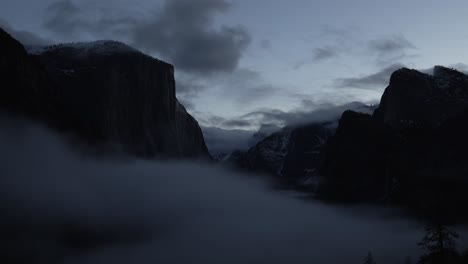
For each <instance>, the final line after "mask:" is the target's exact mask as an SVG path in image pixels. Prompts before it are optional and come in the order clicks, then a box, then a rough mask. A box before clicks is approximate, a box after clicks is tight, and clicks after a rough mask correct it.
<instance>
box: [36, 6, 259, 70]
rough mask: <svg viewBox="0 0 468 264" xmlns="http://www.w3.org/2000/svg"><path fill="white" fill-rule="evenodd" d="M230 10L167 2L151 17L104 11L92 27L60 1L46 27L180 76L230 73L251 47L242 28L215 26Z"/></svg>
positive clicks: (87, 15)
mask: <svg viewBox="0 0 468 264" xmlns="http://www.w3.org/2000/svg"><path fill="white" fill-rule="evenodd" d="M229 8H230V4H229V3H228V2H226V1H224V0H199V1H191V0H166V1H165V2H164V4H163V5H162V7H161V8H160V9H159V10H158V11H157V12H153V13H152V14H151V16H141V15H139V16H137V15H133V16H132V15H130V14H126V15H122V14H121V13H118V12H116V11H115V10H114V9H112V8H109V7H106V8H103V10H104V11H103V12H102V14H99V18H98V19H97V20H95V21H93V19H92V18H91V17H93V16H92V14H90V13H89V12H87V11H86V10H87V9H89V8H87V9H86V10H85V9H82V8H80V7H79V6H77V5H76V4H74V3H73V2H71V1H70V0H60V1H58V2H55V3H53V4H51V5H50V6H49V7H48V16H47V17H46V19H45V21H44V26H45V27H46V28H47V29H49V30H51V31H52V32H54V33H55V34H58V35H60V36H67V37H70V36H79V35H93V36H95V37H98V38H103V37H106V38H107V37H110V38H112V37H114V38H117V39H119V40H123V41H129V42H130V43H131V44H132V45H133V46H135V47H136V48H139V49H143V50H144V51H146V52H149V53H157V54H159V55H161V56H162V57H163V58H167V60H169V62H170V63H172V64H174V65H175V66H176V67H177V68H179V69H181V70H183V71H186V72H192V73H197V74H202V75H211V74H214V73H219V72H231V71H234V70H235V69H236V68H237V65H238V63H239V60H240V58H241V57H242V55H243V52H244V51H245V49H246V48H247V46H248V45H249V44H250V41H251V38H250V35H249V33H248V32H247V30H246V29H245V28H244V27H242V26H227V25H221V26H219V27H215V26H214V23H215V21H214V19H215V16H216V15H218V14H220V13H224V12H227V11H228V10H229Z"/></svg>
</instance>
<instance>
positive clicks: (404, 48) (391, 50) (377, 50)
mask: <svg viewBox="0 0 468 264" xmlns="http://www.w3.org/2000/svg"><path fill="white" fill-rule="evenodd" d="M368 48H369V51H370V52H371V54H374V55H375V57H376V62H377V64H379V65H388V64H389V63H395V62H398V61H400V60H402V59H405V58H406V57H408V56H413V55H410V54H408V51H409V50H414V49H416V47H415V46H414V45H413V44H412V43H411V42H410V41H409V40H408V39H407V38H405V37H404V36H403V35H394V36H390V37H387V38H381V39H375V40H371V41H369V43H368Z"/></svg>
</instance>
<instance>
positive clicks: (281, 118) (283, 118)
mask: <svg viewBox="0 0 468 264" xmlns="http://www.w3.org/2000/svg"><path fill="white" fill-rule="evenodd" d="M307 103H309V102H308V101H307V100H306V101H304V102H303V104H307ZM346 110H355V111H359V112H371V111H372V110H373V108H372V107H369V106H368V105H366V104H363V103H359V102H353V103H349V104H345V105H338V106H337V105H331V104H330V105H326V104H322V105H321V106H320V107H318V108H310V109H309V110H308V109H306V108H305V107H301V108H299V109H297V110H293V111H290V112H287V111H283V110H279V109H261V110H258V111H254V112H251V113H248V114H246V115H243V116H242V117H241V118H243V119H246V120H256V121H257V123H259V124H267V123H268V124H276V125H278V126H298V125H303V124H308V123H316V122H335V121H337V120H338V119H339V118H340V116H341V114H342V113H343V112H344V111H346Z"/></svg>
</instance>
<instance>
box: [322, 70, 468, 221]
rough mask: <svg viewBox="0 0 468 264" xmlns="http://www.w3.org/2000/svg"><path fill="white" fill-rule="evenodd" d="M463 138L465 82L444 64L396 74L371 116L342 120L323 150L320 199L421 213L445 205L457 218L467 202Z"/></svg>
mask: <svg viewBox="0 0 468 264" xmlns="http://www.w3.org/2000/svg"><path fill="white" fill-rule="evenodd" d="M467 133H468V76H466V75H465V74H463V73H460V72H458V71H455V70H452V69H448V68H444V67H441V66H436V67H435V68H434V75H427V74H423V73H420V72H418V71H415V70H409V69H401V70H398V71H396V72H395V73H393V75H392V77H391V80H390V85H389V86H388V87H387V88H386V90H385V93H384V94H383V96H382V100H381V103H380V107H379V108H378V109H377V110H376V111H375V112H374V114H373V115H372V116H371V115H362V114H358V113H354V112H345V113H344V114H343V116H342V118H341V120H340V123H339V126H338V128H337V131H336V133H335V135H334V136H333V137H332V138H331V139H330V140H329V142H328V143H327V145H326V147H325V148H324V157H325V158H324V159H325V161H324V163H323V164H324V165H323V166H322V167H321V171H320V172H321V175H322V177H323V178H322V180H321V184H320V185H319V190H318V195H319V197H322V198H324V199H330V200H337V201H346V202H349V201H352V202H362V201H366V202H369V201H371V202H379V201H380V202H382V201H387V202H394V203H399V204H402V205H405V206H409V207H412V208H417V209H421V210H424V209H428V208H429V207H433V206H434V204H436V203H443V208H444V210H446V211H447V214H449V213H450V212H451V213H453V214H457V215H460V210H461V209H460V206H458V204H465V203H466V202H467V201H468V197H467V196H466V195H465V193H466V190H467V188H468V162H467V161H468V152H467V149H468V138H467V135H468V134H467ZM463 211H464V212H461V213H462V214H465V215H467V212H466V210H463Z"/></svg>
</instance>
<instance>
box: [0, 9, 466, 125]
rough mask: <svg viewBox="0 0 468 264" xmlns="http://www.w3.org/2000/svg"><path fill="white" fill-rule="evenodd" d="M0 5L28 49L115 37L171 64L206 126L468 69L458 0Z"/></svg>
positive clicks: (276, 119)
mask: <svg viewBox="0 0 468 264" xmlns="http://www.w3.org/2000/svg"><path fill="white" fill-rule="evenodd" d="M129 3H130V2H129V1H124V0H114V1H110V0H101V1H91V0H80V1H77V0H36V1H30V0H2V2H1V3H0V25H1V26H2V27H3V28H4V29H6V30H7V31H9V32H10V33H11V34H13V35H14V36H15V37H17V38H18V39H19V40H20V41H21V42H23V44H37V45H44V44H49V43H57V42H72V41H90V40H98V39H114V40H119V41H123V42H125V43H128V44H129V45H131V46H134V47H135V48H138V49H140V50H142V51H144V52H146V53H148V54H150V55H152V56H154V57H156V58H159V59H162V60H164V61H167V62H169V63H171V64H174V65H175V68H176V82H177V93H178V98H179V100H180V101H181V102H183V104H184V105H185V106H186V108H187V109H188V111H189V112H190V113H191V114H192V115H194V116H195V118H196V119H197V120H198V121H199V123H200V124H201V125H202V126H203V127H218V128H223V129H247V130H249V129H251V130H252V129H257V128H258V127H259V126H260V125H261V124H276V125H280V126H281V125H287V124H288V120H287V119H285V117H288V116H291V115H290V114H295V113H301V114H303V115H305V114H307V113H312V112H314V111H317V109H325V108H330V107H337V106H340V105H344V104H348V103H351V102H355V101H359V102H364V103H378V101H379V99H380V97H381V95H382V93H383V91H384V89H385V87H386V86H387V84H388V80H389V77H390V75H391V73H392V72H393V71H394V70H396V69H398V68H401V67H409V68H415V69H421V70H427V69H430V68H431V67H433V66H434V65H444V66H449V67H454V68H457V69H459V70H463V71H466V70H467V69H468V66H467V65H466V64H465V63H468V54H467V53H466V52H465V49H466V46H467V44H468V31H467V30H466V25H467V24H468V23H467V22H468V17H467V16H466V11H467V10H468V2H467V1H465V0H447V1H435V0H424V1H422V0H413V1H404V0H394V1H388V0H387V1H383V0H354V1H349V0H346V1H345V0H328V1H310V0H291V1H284V0H152V1H149V0H134V1H131V4H129Z"/></svg>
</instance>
